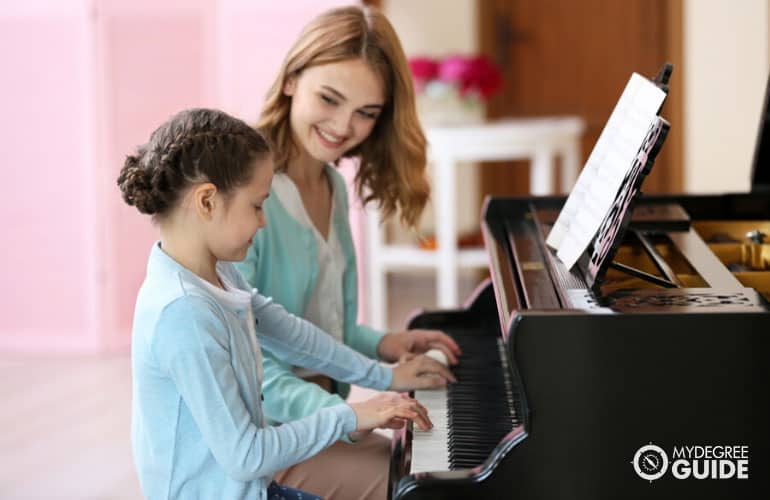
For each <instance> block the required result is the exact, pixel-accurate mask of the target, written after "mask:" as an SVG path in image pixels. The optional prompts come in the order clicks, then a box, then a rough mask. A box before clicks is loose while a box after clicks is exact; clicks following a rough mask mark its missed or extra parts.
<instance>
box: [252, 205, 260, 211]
mask: <svg viewBox="0 0 770 500" xmlns="http://www.w3.org/2000/svg"><path fill="white" fill-rule="evenodd" d="M254 210H256V211H257V212H261V211H262V205H254Z"/></svg>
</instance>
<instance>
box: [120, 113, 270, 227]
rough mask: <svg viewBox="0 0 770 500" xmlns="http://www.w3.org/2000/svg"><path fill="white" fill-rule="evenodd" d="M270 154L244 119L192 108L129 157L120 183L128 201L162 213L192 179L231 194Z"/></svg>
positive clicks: (162, 127)
mask: <svg viewBox="0 0 770 500" xmlns="http://www.w3.org/2000/svg"><path fill="white" fill-rule="evenodd" d="M269 153H270V148H269V146H268V144H267V142H266V140H265V139H264V137H262V135H260V134H259V132H257V131H256V130H254V129H253V128H252V127H250V126H248V125H247V124H246V123H244V122H243V121H241V120H239V119H237V118H233V117H232V116H230V115H228V114H226V113H223V112H222V111H217V110H213V109H188V110H185V111H182V112H180V113H178V114H176V115H174V116H172V117H171V118H170V119H169V120H168V121H167V122H165V123H164V124H163V125H161V126H160V127H158V128H157V129H156V130H155V131H154V132H153V133H152V135H151V136H150V140H149V142H148V143H147V144H143V145H141V146H139V147H138V148H137V152H136V154H134V155H129V156H128V157H126V162H125V163H124V165H123V168H121V170H120V175H119V176H118V186H119V187H120V191H121V194H122V195H123V200H125V202H126V203H127V204H129V205H132V206H135V207H136V208H137V209H138V210H139V211H140V212H142V213H144V214H151V215H155V216H162V215H164V214H165V213H166V212H167V211H168V210H169V209H170V208H172V207H173V206H174V205H175V203H176V202H177V201H178V199H179V197H180V194H181V193H182V192H183V191H184V190H185V189H186V188H187V187H188V186H190V185H191V184H193V183H197V182H211V183H212V184H214V185H215V186H216V187H217V189H218V190H219V191H221V192H222V193H224V194H227V193H228V192H230V191H231V190H232V189H233V188H235V187H237V186H239V185H242V184H244V183H246V182H248V181H249V179H250V178H251V175H252V173H253V168H252V167H253V161H254V160H256V159H259V158H261V157H265V156H267V155H269Z"/></svg>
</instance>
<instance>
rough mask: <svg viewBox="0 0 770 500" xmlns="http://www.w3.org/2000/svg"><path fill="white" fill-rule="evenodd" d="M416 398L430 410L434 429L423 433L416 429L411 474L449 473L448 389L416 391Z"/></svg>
mask: <svg viewBox="0 0 770 500" xmlns="http://www.w3.org/2000/svg"><path fill="white" fill-rule="evenodd" d="M414 397H415V399H417V400H418V401H419V402H420V403H421V404H422V405H423V406H424V407H425V408H427V409H428V416H429V417H430V419H431V421H432V422H433V429H431V430H429V431H421V430H419V429H417V428H416V427H415V428H414V432H413V439H412V465H411V470H410V472H411V473H415V472H435V471H448V470H449V448H448V444H447V443H448V433H449V422H448V418H447V391H446V389H438V390H430V391H415V392H414Z"/></svg>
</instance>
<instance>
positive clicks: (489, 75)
mask: <svg viewBox="0 0 770 500" xmlns="http://www.w3.org/2000/svg"><path fill="white" fill-rule="evenodd" d="M460 85H461V87H460V90H461V92H463V93H465V92H468V91H469V90H476V91H478V92H479V93H480V94H481V96H482V97H483V98H484V99H489V98H490V97H492V96H493V95H494V94H495V93H497V92H498V91H499V90H500V89H501V88H502V87H503V75H502V74H501V73H500V69H499V68H498V67H497V65H495V64H494V63H493V62H492V61H490V60H489V59H488V58H487V57H485V56H476V57H473V58H471V59H469V60H468V68H467V71H466V73H465V75H464V78H463V79H462V80H461V84H460Z"/></svg>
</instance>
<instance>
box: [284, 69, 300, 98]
mask: <svg viewBox="0 0 770 500" xmlns="http://www.w3.org/2000/svg"><path fill="white" fill-rule="evenodd" d="M296 90H297V75H296V74H294V75H289V76H287V77H286V82H285V83H284V84H283V95H285V96H289V97H291V96H293V95H294V92H295V91H296Z"/></svg>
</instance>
